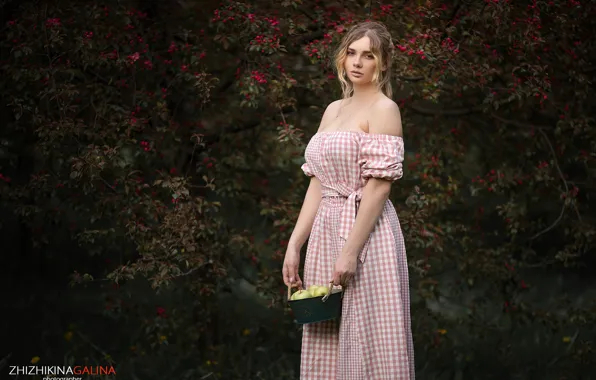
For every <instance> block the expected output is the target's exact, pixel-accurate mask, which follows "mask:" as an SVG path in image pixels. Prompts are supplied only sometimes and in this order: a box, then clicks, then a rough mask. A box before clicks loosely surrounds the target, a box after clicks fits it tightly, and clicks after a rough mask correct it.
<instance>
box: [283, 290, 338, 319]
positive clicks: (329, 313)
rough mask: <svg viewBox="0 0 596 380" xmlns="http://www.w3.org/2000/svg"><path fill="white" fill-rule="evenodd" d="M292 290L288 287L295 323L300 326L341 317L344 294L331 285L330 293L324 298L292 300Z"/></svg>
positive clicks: (289, 302) (289, 301)
mask: <svg viewBox="0 0 596 380" xmlns="http://www.w3.org/2000/svg"><path fill="white" fill-rule="evenodd" d="M291 295H292V290H291V288H290V287H288V304H289V305H290V308H291V309H292V312H293V313H294V318H295V320H294V322H296V323H297V324H300V325H304V324H308V323H316V322H323V321H328V320H331V319H336V318H339V317H340V316H341V306H342V299H343V295H344V292H343V290H337V289H333V287H332V284H330V285H329V293H328V294H327V295H324V296H318V297H310V298H304V299H301V300H291V299H290V297H291Z"/></svg>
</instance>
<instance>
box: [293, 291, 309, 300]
mask: <svg viewBox="0 0 596 380" xmlns="http://www.w3.org/2000/svg"><path fill="white" fill-rule="evenodd" d="M310 297H312V294H311V293H310V292H309V291H308V290H305V289H300V290H298V291H297V292H295V293H294V294H292V296H291V297H290V299H291V300H292V301H297V300H303V299H305V298H310Z"/></svg>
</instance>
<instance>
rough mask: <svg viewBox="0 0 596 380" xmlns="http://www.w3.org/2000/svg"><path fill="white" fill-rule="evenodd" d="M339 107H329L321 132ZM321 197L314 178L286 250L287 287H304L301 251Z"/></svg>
mask: <svg viewBox="0 0 596 380" xmlns="http://www.w3.org/2000/svg"><path fill="white" fill-rule="evenodd" d="M338 105H339V102H338V101H335V102H333V103H331V104H330V105H329V106H327V109H326V110H325V113H324V114H323V118H322V119H321V123H320V126H319V130H321V127H323V126H325V125H327V123H328V122H329V121H331V120H332V119H333V118H334V117H335V116H334V115H336V114H337V106H338ZM321 197H322V193H321V182H320V181H319V179H318V178H317V177H314V176H313V177H311V179H310V184H309V186H308V190H307V191H306V195H305V196H304V202H303V204H302V208H301V210H300V215H298V220H297V221H296V226H295V227H294V230H293V231H292V235H291V236H290V240H289V241H288V248H287V250H286V256H285V258H284V264H283V269H282V273H283V279H284V283H285V284H286V285H287V286H292V285H297V286H298V287H302V280H301V279H300V275H299V273H298V269H299V266H300V250H301V249H302V246H303V245H304V243H305V242H306V239H308V237H309V236H310V232H311V230H312V226H313V224H314V221H315V217H316V215H317V211H318V209H319V205H320V203H321Z"/></svg>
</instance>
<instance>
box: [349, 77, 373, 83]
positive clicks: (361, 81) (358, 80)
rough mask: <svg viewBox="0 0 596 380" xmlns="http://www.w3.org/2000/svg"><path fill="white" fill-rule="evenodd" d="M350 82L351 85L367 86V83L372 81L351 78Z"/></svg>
mask: <svg viewBox="0 0 596 380" xmlns="http://www.w3.org/2000/svg"><path fill="white" fill-rule="evenodd" d="M350 81H351V82H352V83H353V84H368V83H372V79H370V78H353V77H350Z"/></svg>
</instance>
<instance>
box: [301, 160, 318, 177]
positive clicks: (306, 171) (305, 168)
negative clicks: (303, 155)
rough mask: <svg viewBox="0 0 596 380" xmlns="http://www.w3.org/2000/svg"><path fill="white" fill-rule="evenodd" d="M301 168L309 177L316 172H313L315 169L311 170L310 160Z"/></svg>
mask: <svg viewBox="0 0 596 380" xmlns="http://www.w3.org/2000/svg"><path fill="white" fill-rule="evenodd" d="M301 168H302V171H303V172H304V174H306V175H307V176H308V177H314V175H315V173H313V171H312V170H311V168H310V165H308V162H305V163H304V164H303V165H302V167H301Z"/></svg>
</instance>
